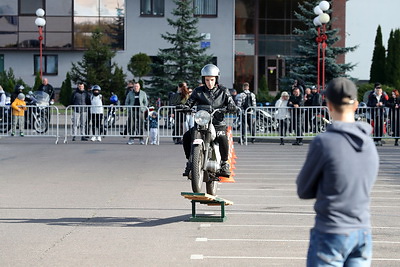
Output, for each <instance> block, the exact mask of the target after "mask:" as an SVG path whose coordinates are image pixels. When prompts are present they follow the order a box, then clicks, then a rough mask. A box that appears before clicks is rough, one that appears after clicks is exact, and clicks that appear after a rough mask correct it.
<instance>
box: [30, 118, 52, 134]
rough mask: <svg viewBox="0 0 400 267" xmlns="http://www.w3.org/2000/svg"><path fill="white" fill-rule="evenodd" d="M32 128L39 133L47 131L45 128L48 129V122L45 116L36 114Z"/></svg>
mask: <svg viewBox="0 0 400 267" xmlns="http://www.w3.org/2000/svg"><path fill="white" fill-rule="evenodd" d="M34 128H35V131H36V132H38V133H40V134H42V133H45V132H47V130H48V129H49V122H48V120H47V118H45V117H42V116H38V117H37V118H36V119H35V123H34Z"/></svg>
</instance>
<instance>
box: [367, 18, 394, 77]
mask: <svg viewBox="0 0 400 267" xmlns="http://www.w3.org/2000/svg"><path fill="white" fill-rule="evenodd" d="M391 35H392V34H391ZM389 40H390V39H389ZM389 42H390V41H389ZM385 57H386V50H385V47H384V46H383V40H382V29H381V26H380V25H379V26H378V29H377V30H376V37H375V47H374V52H373V56H372V64H371V70H370V75H369V82H370V83H375V82H380V83H385V82H386V80H385V60H386V59H385Z"/></svg>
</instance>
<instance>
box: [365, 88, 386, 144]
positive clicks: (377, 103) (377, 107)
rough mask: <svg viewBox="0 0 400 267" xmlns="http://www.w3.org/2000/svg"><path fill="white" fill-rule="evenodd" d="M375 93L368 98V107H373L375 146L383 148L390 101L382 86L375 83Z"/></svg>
mask: <svg viewBox="0 0 400 267" xmlns="http://www.w3.org/2000/svg"><path fill="white" fill-rule="evenodd" d="M374 88H375V89H374V92H373V93H371V94H370V95H369V97H368V102H367V106H368V107H371V108H372V109H371V118H372V119H373V120H374V125H373V127H374V141H375V145H377V146H382V141H381V140H382V136H383V128H384V127H385V125H384V119H385V118H384V116H385V109H384V107H385V106H386V104H387V101H388V100H389V97H388V95H387V94H386V93H385V92H383V90H382V85H381V84H380V83H375V87H374Z"/></svg>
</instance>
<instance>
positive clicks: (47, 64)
mask: <svg viewBox="0 0 400 267" xmlns="http://www.w3.org/2000/svg"><path fill="white" fill-rule="evenodd" d="M42 67H43V74H45V75H58V56H57V55H43V62H42ZM33 69H34V74H36V73H38V72H40V56H39V55H34V56H33Z"/></svg>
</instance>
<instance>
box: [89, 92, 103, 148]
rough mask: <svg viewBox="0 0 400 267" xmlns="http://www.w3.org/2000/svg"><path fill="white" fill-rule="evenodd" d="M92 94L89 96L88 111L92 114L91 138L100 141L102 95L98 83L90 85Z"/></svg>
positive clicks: (101, 131)
mask: <svg viewBox="0 0 400 267" xmlns="http://www.w3.org/2000/svg"><path fill="white" fill-rule="evenodd" d="M91 90H92V95H91V96H90V105H91V107H90V113H91V116H92V119H91V121H92V134H93V136H92V138H91V140H92V141H93V142H95V141H99V142H101V135H102V134H103V113H104V108H103V96H102V95H101V94H100V91H101V87H100V86H98V85H93V86H92V89H91Z"/></svg>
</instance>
